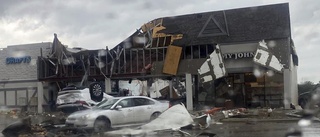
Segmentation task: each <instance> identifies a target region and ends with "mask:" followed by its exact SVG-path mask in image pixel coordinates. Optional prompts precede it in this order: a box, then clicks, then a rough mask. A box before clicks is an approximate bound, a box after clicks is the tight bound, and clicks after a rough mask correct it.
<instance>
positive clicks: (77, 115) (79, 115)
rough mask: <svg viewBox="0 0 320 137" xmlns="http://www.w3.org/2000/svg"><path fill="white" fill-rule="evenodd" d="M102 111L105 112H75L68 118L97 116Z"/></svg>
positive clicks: (95, 110)
mask: <svg viewBox="0 0 320 137" xmlns="http://www.w3.org/2000/svg"><path fill="white" fill-rule="evenodd" d="M102 111H105V110H102V109H87V110H81V111H77V112H74V113H72V114H70V115H69V117H81V116H85V115H95V114H99V113H100V112H102Z"/></svg>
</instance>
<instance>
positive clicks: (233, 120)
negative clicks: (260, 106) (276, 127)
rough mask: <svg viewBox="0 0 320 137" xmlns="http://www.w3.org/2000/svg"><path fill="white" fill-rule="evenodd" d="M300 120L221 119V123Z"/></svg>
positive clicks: (295, 120) (291, 120) (297, 119)
mask: <svg viewBox="0 0 320 137" xmlns="http://www.w3.org/2000/svg"><path fill="white" fill-rule="evenodd" d="M299 120H300V119H299V118H296V119H222V120H220V121H221V122H298V121H299Z"/></svg>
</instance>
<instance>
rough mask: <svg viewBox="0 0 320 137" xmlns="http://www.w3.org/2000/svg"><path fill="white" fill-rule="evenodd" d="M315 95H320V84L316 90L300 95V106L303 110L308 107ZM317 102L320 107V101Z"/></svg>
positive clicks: (315, 87) (316, 86)
mask: <svg viewBox="0 0 320 137" xmlns="http://www.w3.org/2000/svg"><path fill="white" fill-rule="evenodd" d="M315 94H318V95H320V84H317V85H315V86H314V88H313V89H312V90H311V91H308V92H304V93H301V94H300V95H299V100H298V103H299V105H300V106H301V107H302V108H303V109H304V108H306V106H307V104H308V103H309V102H310V100H311V98H312V96H313V95H315ZM315 101H316V104H317V105H318V106H320V100H315Z"/></svg>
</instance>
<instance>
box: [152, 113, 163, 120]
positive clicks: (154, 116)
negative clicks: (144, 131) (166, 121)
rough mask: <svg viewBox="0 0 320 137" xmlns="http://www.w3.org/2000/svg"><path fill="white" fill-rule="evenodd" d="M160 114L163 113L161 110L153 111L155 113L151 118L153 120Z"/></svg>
mask: <svg viewBox="0 0 320 137" xmlns="http://www.w3.org/2000/svg"><path fill="white" fill-rule="evenodd" d="M160 114H161V113H160V112H155V113H153V114H152V115H151V118H150V120H151V121H152V120H154V119H156V118H157V117H159V116H160Z"/></svg>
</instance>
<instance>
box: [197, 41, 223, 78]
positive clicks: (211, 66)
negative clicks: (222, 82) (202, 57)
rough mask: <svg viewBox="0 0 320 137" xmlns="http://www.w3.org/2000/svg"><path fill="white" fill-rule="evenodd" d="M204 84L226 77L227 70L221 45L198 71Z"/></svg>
mask: <svg viewBox="0 0 320 137" xmlns="http://www.w3.org/2000/svg"><path fill="white" fill-rule="evenodd" d="M198 73H199V75H200V80H201V82H202V83H205V82H209V81H213V80H216V79H218V78H221V77H224V76H225V75H226V68H225V66H224V63H223V58H222V55H221V51H220V47H219V45H216V48H215V51H214V52H212V53H211V54H210V57H209V58H208V59H207V60H206V61H205V62H204V63H203V64H202V66H201V67H200V69H198Z"/></svg>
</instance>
